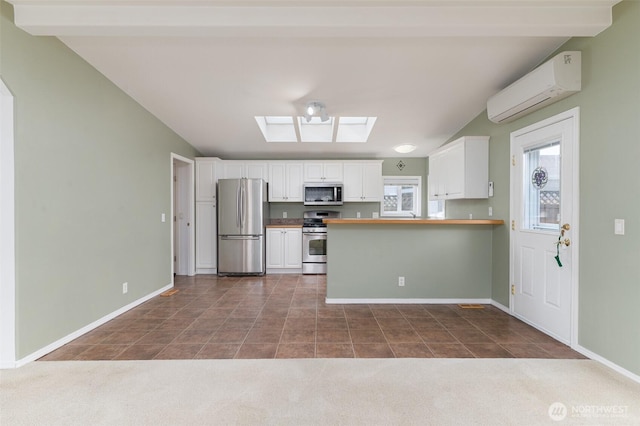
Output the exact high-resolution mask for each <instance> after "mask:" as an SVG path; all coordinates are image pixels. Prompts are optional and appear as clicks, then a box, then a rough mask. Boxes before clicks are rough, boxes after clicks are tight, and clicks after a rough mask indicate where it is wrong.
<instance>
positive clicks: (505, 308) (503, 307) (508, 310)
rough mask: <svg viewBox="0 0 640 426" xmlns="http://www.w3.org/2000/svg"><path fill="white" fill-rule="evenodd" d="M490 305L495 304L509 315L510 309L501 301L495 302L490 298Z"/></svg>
mask: <svg viewBox="0 0 640 426" xmlns="http://www.w3.org/2000/svg"><path fill="white" fill-rule="evenodd" d="M491 305H492V306H495V307H496V308H498V309H500V310H501V311H502V312H504V313H506V314H509V315H511V310H510V309H509V307H508V306H504V305H503V304H502V303H499V302H496V301H495V300H493V299H492V300H491Z"/></svg>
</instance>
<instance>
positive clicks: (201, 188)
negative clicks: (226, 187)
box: [196, 158, 221, 201]
mask: <svg viewBox="0 0 640 426" xmlns="http://www.w3.org/2000/svg"><path fill="white" fill-rule="evenodd" d="M220 164H221V163H220V159H218V158H196V201H215V199H216V183H217V182H218V174H217V173H218V172H219V170H220Z"/></svg>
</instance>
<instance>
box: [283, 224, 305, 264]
mask: <svg viewBox="0 0 640 426" xmlns="http://www.w3.org/2000/svg"><path fill="white" fill-rule="evenodd" d="M284 232H285V233H284V240H285V245H284V252H285V254H284V267H285V268H291V269H296V268H302V229H299V228H285V229H284Z"/></svg>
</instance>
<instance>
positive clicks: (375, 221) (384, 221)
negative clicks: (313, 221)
mask: <svg viewBox="0 0 640 426" xmlns="http://www.w3.org/2000/svg"><path fill="white" fill-rule="evenodd" d="M322 222H323V223H326V224H329V225H504V220H501V219H410V218H407V219H323V220H322Z"/></svg>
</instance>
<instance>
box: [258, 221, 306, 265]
mask: <svg viewBox="0 0 640 426" xmlns="http://www.w3.org/2000/svg"><path fill="white" fill-rule="evenodd" d="M266 266H267V272H271V273H278V272H290V273H297V272H301V271H302V228H267V265H266Z"/></svg>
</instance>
